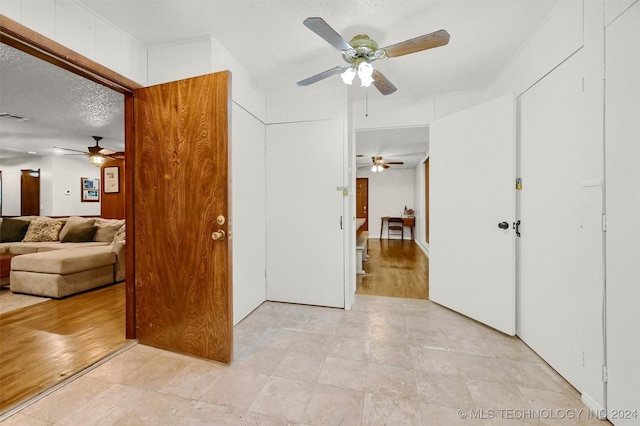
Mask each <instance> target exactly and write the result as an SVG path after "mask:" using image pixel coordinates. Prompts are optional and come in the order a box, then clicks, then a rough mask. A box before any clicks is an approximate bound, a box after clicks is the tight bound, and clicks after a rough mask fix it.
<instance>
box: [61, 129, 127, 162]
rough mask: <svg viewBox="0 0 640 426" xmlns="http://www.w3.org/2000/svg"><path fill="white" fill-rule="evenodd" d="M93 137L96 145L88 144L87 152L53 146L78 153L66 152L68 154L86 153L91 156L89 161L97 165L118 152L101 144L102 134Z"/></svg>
mask: <svg viewBox="0 0 640 426" xmlns="http://www.w3.org/2000/svg"><path fill="white" fill-rule="evenodd" d="M91 137H92V138H93V139H94V140H95V141H96V145H95V146H88V147H87V152H84V151H78V150H75V149H70V148H62V147H59V146H54V147H53V148H54V149H56V150H65V151H73V152H76V153H78V154H66V155H86V156H87V157H89V162H91V164H93V165H94V166H96V167H100V166H102V165H103V164H104V163H105V162H106V161H107V158H111V159H112V158H113V157H111V155H112V154H116V152H115V151H112V150H110V149H106V148H103V147H101V146H100V141H101V140H102V136H91Z"/></svg>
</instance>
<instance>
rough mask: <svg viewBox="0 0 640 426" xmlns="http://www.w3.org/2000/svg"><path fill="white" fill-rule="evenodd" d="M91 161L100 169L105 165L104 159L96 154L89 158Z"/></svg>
mask: <svg viewBox="0 0 640 426" xmlns="http://www.w3.org/2000/svg"><path fill="white" fill-rule="evenodd" d="M89 161H90V162H91V164H93V165H94V166H96V167H100V166H102V165H103V164H104V157H103V156H102V155H100V154H94V155H90V156H89Z"/></svg>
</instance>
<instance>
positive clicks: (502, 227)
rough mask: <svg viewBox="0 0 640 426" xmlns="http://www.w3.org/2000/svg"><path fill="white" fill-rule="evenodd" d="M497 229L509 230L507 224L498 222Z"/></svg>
mask: <svg viewBox="0 0 640 426" xmlns="http://www.w3.org/2000/svg"><path fill="white" fill-rule="evenodd" d="M498 228H500V229H509V224H508V223H507V222H500V223H499V224H498Z"/></svg>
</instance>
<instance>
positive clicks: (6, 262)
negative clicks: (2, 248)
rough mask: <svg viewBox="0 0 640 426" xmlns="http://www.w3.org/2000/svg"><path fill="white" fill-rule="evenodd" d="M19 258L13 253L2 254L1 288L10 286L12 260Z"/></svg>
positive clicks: (0, 267) (0, 264) (0, 256)
mask: <svg viewBox="0 0 640 426" xmlns="http://www.w3.org/2000/svg"><path fill="white" fill-rule="evenodd" d="M16 256H18V255H17V254H11V253H0V286H4V285H8V284H9V274H10V272H11V259H13V258H14V257H16Z"/></svg>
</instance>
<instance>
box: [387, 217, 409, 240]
mask: <svg viewBox="0 0 640 426" xmlns="http://www.w3.org/2000/svg"><path fill="white" fill-rule="evenodd" d="M389 217H390V216H382V217H381V218H380V239H382V230H383V229H384V223H385V222H387V230H388V229H389ZM405 226H408V227H409V228H410V229H411V241H413V228H414V227H415V226H416V218H415V216H403V217H402V227H403V230H404V227H405Z"/></svg>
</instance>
